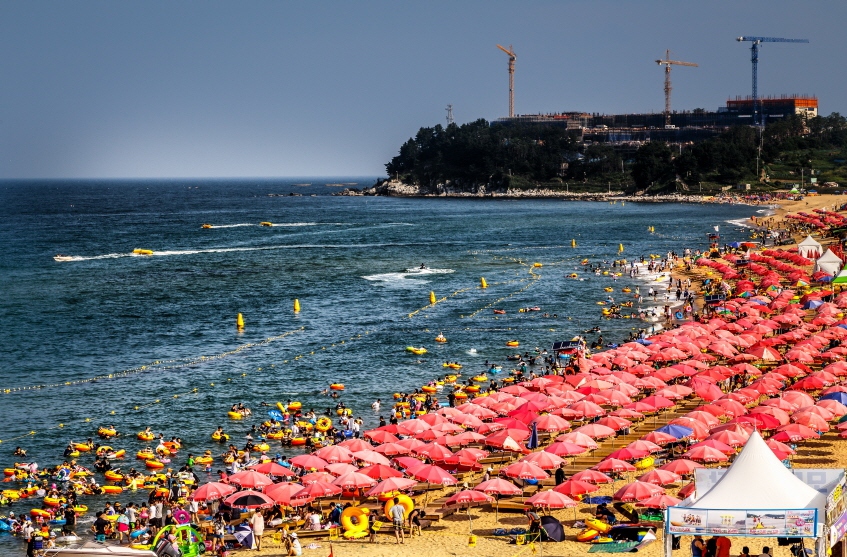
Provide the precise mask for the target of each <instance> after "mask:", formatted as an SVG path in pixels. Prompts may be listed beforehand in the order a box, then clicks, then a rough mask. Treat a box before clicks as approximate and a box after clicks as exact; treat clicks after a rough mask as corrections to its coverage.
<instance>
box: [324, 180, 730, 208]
mask: <svg viewBox="0 0 847 557" xmlns="http://www.w3.org/2000/svg"><path fill="white" fill-rule="evenodd" d="M436 190H437V191H436V192H431V191H428V190H425V189H424V188H422V187H421V186H415V185H410V184H405V183H403V182H399V181H396V180H389V181H386V182H382V183H380V184H378V185H375V186H372V187H370V188H363V189H356V188H347V189H345V190H343V191H340V192H336V193H333V195H341V196H383V197H450V198H466V199H533V198H534V199H562V200H567V201H630V202H635V203H737V202H738V201H737V200H733V199H732V198H716V197H712V196H700V195H679V194H673V195H625V194H624V192H622V191H611V192H609V193H574V192H563V191H560V190H553V189H549V188H533V189H508V190H506V191H487V190H486V188H485V186H480V187H479V188H478V189H477V191H476V192H468V191H463V190H462V189H460V188H457V187H451V186H450V185H439V186H437V188H436Z"/></svg>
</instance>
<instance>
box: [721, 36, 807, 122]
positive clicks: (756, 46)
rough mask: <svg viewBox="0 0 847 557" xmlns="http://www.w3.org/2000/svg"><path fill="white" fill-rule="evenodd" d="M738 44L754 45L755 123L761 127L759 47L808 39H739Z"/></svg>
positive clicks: (752, 49) (751, 50)
mask: <svg viewBox="0 0 847 557" xmlns="http://www.w3.org/2000/svg"><path fill="white" fill-rule="evenodd" d="M735 40H737V41H738V42H749V43H753V44H752V46H751V47H750V61H751V62H753V123H754V124H755V125H757V126H758V125H760V121H759V118H760V116H759V112H760V111H759V94H758V78H757V71H758V66H759V45H760V44H761V43H808V42H809V40H808V39H780V38H775V37H738V38H737V39H735Z"/></svg>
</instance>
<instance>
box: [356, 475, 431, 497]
mask: <svg viewBox="0 0 847 557" xmlns="http://www.w3.org/2000/svg"><path fill="white" fill-rule="evenodd" d="M417 484H418V482H416V481H415V480H412V479H409V478H387V479H385V480H382V481H381V482H379V483H378V484H376V485H375V486H373V487H372V488H371V489H369V490H368V492H367V493H365V495H367V496H368V497H377V496H379V495H384V494H386V493H392V492H394V491H404V490H406V489H409V488H411V487H412V486H415V485H417Z"/></svg>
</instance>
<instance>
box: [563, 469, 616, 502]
mask: <svg viewBox="0 0 847 557" xmlns="http://www.w3.org/2000/svg"><path fill="white" fill-rule="evenodd" d="M571 480H573V481H577V482H587V483H590V484H610V483H612V482H613V481H614V480H612V478H610V477H609V476H607V475H606V474H604V473H603V472H600V471H598V470H592V469H591V468H588V469H586V470H581V471H579V472H577V473H576V474H574V475H573V476H571ZM572 495H580V494H579V493H573V494H572Z"/></svg>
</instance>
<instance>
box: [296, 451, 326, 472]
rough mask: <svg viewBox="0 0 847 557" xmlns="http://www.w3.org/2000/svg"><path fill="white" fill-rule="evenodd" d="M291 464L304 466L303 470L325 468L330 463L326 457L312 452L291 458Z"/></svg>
mask: <svg viewBox="0 0 847 557" xmlns="http://www.w3.org/2000/svg"><path fill="white" fill-rule="evenodd" d="M291 464H293V465H294V466H297V467H299V468H302V469H303V470H311V469H313V468H314V469H315V470H325V469H326V465H327V464H329V463H328V462H327V461H325V460H324V459H322V458H320V457H318V456H315V455H312V454H301V455H297V456H295V457H292V458H291Z"/></svg>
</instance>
